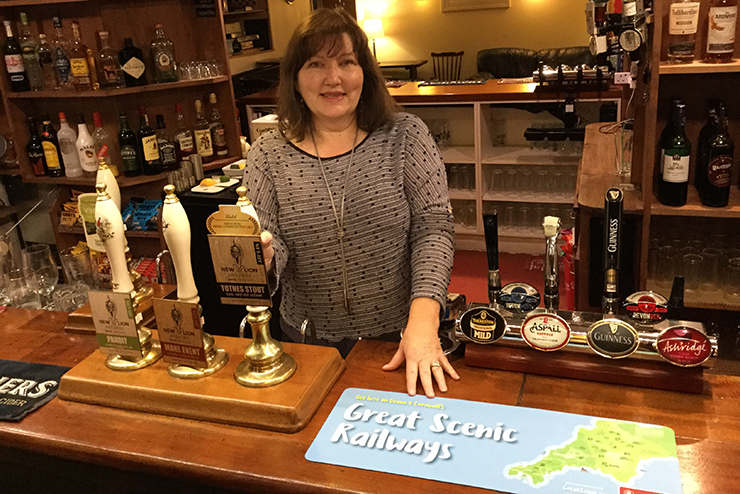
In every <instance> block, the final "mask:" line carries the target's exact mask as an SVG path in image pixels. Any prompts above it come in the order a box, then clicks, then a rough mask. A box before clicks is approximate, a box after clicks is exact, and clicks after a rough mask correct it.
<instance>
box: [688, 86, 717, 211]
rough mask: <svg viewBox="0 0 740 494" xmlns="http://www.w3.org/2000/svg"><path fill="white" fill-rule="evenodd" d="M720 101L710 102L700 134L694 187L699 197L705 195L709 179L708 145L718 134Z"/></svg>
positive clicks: (712, 100)
mask: <svg viewBox="0 0 740 494" xmlns="http://www.w3.org/2000/svg"><path fill="white" fill-rule="evenodd" d="M718 104H719V101H718V100H717V99H716V98H712V99H710V100H709V117H708V118H707V123H706V124H704V127H702V128H701V131H700V132H699V141H698V142H697V146H696V170H695V172H694V186H696V190H697V191H698V192H699V196H700V197H701V195H702V194H703V193H704V184H705V182H706V178H707V165H708V164H709V153H708V149H709V148H708V144H709V140H710V139H711V138H712V137H713V136H714V133H715V132H717V122H718V121H717V105H718Z"/></svg>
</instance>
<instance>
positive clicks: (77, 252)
mask: <svg viewBox="0 0 740 494" xmlns="http://www.w3.org/2000/svg"><path fill="white" fill-rule="evenodd" d="M59 260H60V261H61V263H62V270H63V271H64V277H65V278H66V280H67V283H69V284H70V285H74V284H76V283H81V284H83V285H87V286H92V285H93V279H92V266H91V264H90V249H88V248H87V247H80V246H75V247H70V248H68V249H64V250H63V251H61V252H60V253H59Z"/></svg>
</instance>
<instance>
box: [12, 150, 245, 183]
mask: <svg viewBox="0 0 740 494" xmlns="http://www.w3.org/2000/svg"><path fill="white" fill-rule="evenodd" d="M238 159H240V157H238V156H230V157H228V158H223V159H220V160H216V161H212V162H210V163H205V164H204V165H203V170H204V171H212V170H217V169H221V168H223V167H224V166H226V165H228V164H230V163H233V162H234V161H236V160H238ZM168 173H171V172H162V173H158V174H157V175H139V176H138V177H126V176H123V175H119V176H118V186H119V187H131V186H132V185H140V184H147V183H151V182H156V181H158V180H164V179H166V178H167V174H168ZM23 181H24V182H32V183H39V184H54V185H87V186H90V187H94V186H95V179H94V178H86V177H79V178H68V177H59V178H54V177H24V178H23Z"/></svg>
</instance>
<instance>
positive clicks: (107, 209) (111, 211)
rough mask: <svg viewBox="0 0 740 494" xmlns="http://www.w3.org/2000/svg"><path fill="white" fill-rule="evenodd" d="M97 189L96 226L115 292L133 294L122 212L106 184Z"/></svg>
mask: <svg viewBox="0 0 740 494" xmlns="http://www.w3.org/2000/svg"><path fill="white" fill-rule="evenodd" d="M95 189H96V190H97V191H98V199H97V202H96V203H95V225H96V228H97V232H98V236H99V237H100V239H101V240H102V241H103V244H104V245H105V251H106V253H107V254H108V260H109V261H110V269H111V277H112V281H111V285H112V288H113V291H114V292H117V293H131V294H133V293H134V285H133V283H132V282H131V277H130V276H129V273H128V265H127V264H126V252H125V249H126V239H125V238H124V233H123V232H124V229H123V220H122V219H121V212H120V211H119V210H118V208H117V207H116V205H115V203H114V202H113V199H112V198H111V196H110V195H108V192H107V191H106V189H107V186H106V185H105V184H97V185H96V186H95Z"/></svg>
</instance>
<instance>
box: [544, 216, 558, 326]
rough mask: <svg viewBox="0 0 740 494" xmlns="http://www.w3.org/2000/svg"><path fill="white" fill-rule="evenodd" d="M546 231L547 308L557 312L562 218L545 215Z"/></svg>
mask: <svg viewBox="0 0 740 494" xmlns="http://www.w3.org/2000/svg"><path fill="white" fill-rule="evenodd" d="M542 228H543V229H544V232H545V239H546V241H547V242H546V246H545V247H546V250H545V309H546V310H548V311H551V312H553V313H556V312H557V311H558V306H559V305H560V295H559V289H560V276H559V275H560V272H559V269H558V268H559V263H558V249H557V245H558V235H560V218H558V217H557V216H545V219H544V220H543V222H542Z"/></svg>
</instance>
